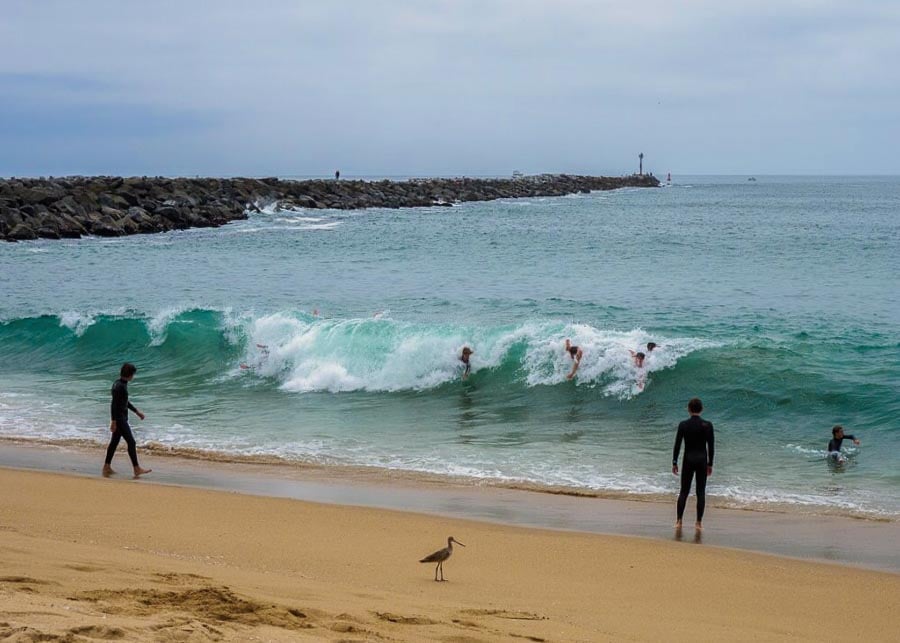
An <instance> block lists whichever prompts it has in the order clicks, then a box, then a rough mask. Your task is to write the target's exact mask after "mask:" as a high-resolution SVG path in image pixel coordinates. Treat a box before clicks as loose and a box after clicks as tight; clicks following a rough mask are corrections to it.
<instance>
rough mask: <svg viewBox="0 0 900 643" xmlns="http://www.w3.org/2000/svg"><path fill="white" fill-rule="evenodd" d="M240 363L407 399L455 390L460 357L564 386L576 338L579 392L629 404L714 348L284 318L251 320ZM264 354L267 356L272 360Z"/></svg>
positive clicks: (288, 382) (633, 334) (581, 332)
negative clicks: (512, 367)
mask: <svg viewBox="0 0 900 643" xmlns="http://www.w3.org/2000/svg"><path fill="white" fill-rule="evenodd" d="M241 334H242V335H243V336H245V337H246V338H247V346H248V348H247V350H246V352H245V355H244V356H243V358H242V361H243V362H245V363H246V364H248V365H251V366H252V369H251V370H252V373H254V374H256V375H259V376H262V377H275V378H278V379H280V380H281V382H282V386H283V388H284V389H285V390H288V391H294V392H309V391H331V392H344V391H354V390H368V391H399V390H423V389H429V388H434V387H437V386H440V385H442V384H445V383H447V382H451V381H454V380H457V379H458V378H459V377H460V374H461V365H460V362H459V352H460V350H461V348H462V347H463V346H465V345H469V346H471V347H473V348H474V349H475V354H474V355H473V358H472V371H473V373H478V372H479V371H481V370H483V369H493V368H498V367H500V366H503V365H505V364H507V365H508V364H509V363H510V360H511V359H515V358H513V357H512V355H511V352H514V354H515V355H519V354H520V353H523V356H522V357H521V364H520V366H521V371H523V372H524V380H525V384H526V385H527V386H543V385H556V384H562V383H564V382H565V381H566V375H567V374H568V372H569V370H570V369H571V366H572V361H571V359H570V358H569V357H568V354H567V353H566V352H565V351H564V348H563V346H564V340H565V339H566V338H567V337H568V338H571V339H572V341H573V343H575V344H577V345H579V346H580V347H581V348H582V350H583V352H584V357H583V359H582V363H581V367H580V369H579V371H578V374H577V377H576V378H575V383H576V384H579V385H590V386H598V387H601V388H602V390H603V392H604V393H605V394H607V395H610V396H616V397H621V398H630V397H633V396H635V395H638V394H639V393H640V392H641V391H642V390H643V389H642V388H641V387H640V384H641V383H642V382H643V383H644V388H646V387H647V386H650V385H651V383H652V374H653V373H655V372H657V371H661V370H664V369H667V368H672V367H674V366H675V365H676V363H677V362H678V360H679V359H680V358H681V357H683V356H685V355H687V354H689V353H691V352H693V351H696V350H700V349H703V348H708V347H711V346H716V345H717V344H715V343H714V342H710V341H706V340H700V339H696V338H664V337H658V336H652V337H651V336H650V335H648V334H647V333H645V332H644V331H642V330H640V329H635V330H632V331H628V332H618V331H608V330H601V329H598V328H594V327H592V326H589V325H587V324H560V323H547V322H544V323H530V324H529V323H526V324H522V325H518V326H510V327H505V328H493V329H490V328H489V329H480V328H465V327H453V326H423V325H416V324H411V323H405V322H398V321H394V320H389V319H384V318H378V317H374V318H368V319H349V320H330V319H328V320H326V319H319V318H309V317H302V318H301V317H298V316H295V315H290V314H284V313H278V314H274V315H267V316H263V317H259V318H256V319H253V320H251V321H249V322H248V323H247V326H246V328H245V330H244V331H243V333H241ZM649 339H653V340H654V341H656V342H657V343H658V344H659V345H660V346H659V348H657V349H656V350H655V351H653V352H652V353H651V354H650V355H648V356H647V358H646V360H645V366H644V367H643V368H642V369H638V368H637V367H635V366H634V364H633V360H632V357H631V354H630V353H629V351H630V350H635V351H637V350H638V349H639V348H640V347H641V346H643V345H645V344H646V342H647V341H648V340H649ZM257 344H261V345H264V346H266V349H265V350H262V349H259V348H257Z"/></svg>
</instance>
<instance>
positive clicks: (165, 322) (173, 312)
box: [144, 306, 189, 346]
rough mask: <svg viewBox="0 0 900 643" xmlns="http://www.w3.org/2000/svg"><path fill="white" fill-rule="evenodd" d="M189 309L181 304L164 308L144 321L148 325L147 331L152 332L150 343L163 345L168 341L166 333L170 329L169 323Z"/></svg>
mask: <svg viewBox="0 0 900 643" xmlns="http://www.w3.org/2000/svg"><path fill="white" fill-rule="evenodd" d="M187 310H189V309H188V308H184V307H181V306H173V307H171V308H164V309H163V310H161V311H159V312H158V313H156V314H155V315H153V316H152V317H150V318H149V319H147V320H146V321H145V322H144V323H145V325H146V326H147V332H148V333H150V345H151V346H160V345H162V344H163V343H164V342H165V341H166V334H167V332H168V330H169V324H171V323H172V320H173V319H175V318H176V317H178V315H180V314H182V313H184V312H186V311H187Z"/></svg>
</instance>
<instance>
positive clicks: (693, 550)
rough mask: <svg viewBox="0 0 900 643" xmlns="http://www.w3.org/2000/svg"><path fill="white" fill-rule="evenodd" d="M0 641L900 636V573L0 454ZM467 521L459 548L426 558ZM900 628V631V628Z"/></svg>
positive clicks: (461, 530)
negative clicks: (222, 487)
mask: <svg viewBox="0 0 900 643" xmlns="http://www.w3.org/2000/svg"><path fill="white" fill-rule="evenodd" d="M0 489H2V493H0V640H2V641H7V640H8V641H99V640H122V641H220V640H221V641H230V640H234V641H251V640H259V641H295V640H315V641H319V640H321V641H378V640H394V641H426V640H427V641H447V642H466V641H471V642H475V641H501V640H502V641H528V640H531V641H542V640H543V641H606V640H653V641H658V640H667V641H678V640H694V641H696V640H709V641H713V640H717V641H721V640H747V641H750V640H754V641H758V640H817V641H824V640H834V641H837V640H860V641H879V640H885V641H886V640H891V639H892V638H893V637H896V633H897V632H898V631H900V610H897V605H900V575H896V574H888V573H879V572H872V571H865V570H860V569H854V568H849V567H839V566H832V565H825V564H817V563H809V562H802V561H796V560H790V559H783V558H777V557H773V556H766V555H760V554H750V553H744V552H737V551H731V550H723V549H715V548H711V547H706V546H697V545H694V544H693V543H690V542H686V543H676V542H671V543H669V542H659V541H649V540H643V539H637V538H625V537H614V536H608V537H607V536H596V535H590V534H579V533H562V532H551V531H542V530H533V529H522V528H514V527H504V526H497V525H490V524H483V523H477V522H467V521H461V520H449V519H441V518H434V517H429V516H421V515H415V514H405V513H399V512H390V511H380V510H371V509H360V508H352V507H339V506H332V505H317V504H312V503H304V502H299V501H295V500H284V499H273V498H259V497H252V496H245V495H238V494H233V493H224V492H212V491H202V490H196V489H184V488H178V487H166V486H162V485H153V484H148V483H146V482H132V481H126V480H121V481H119V480H102V479H86V478H81V477H75V476H62V475H55V474H44V473H32V472H22V471H12V470H2V469H0ZM448 535H453V536H455V537H456V538H458V539H459V540H461V541H462V542H464V543H466V545H468V547H466V548H465V549H458V550H457V551H456V552H455V554H454V556H453V558H452V559H451V560H450V561H449V562H448V563H446V565H445V575H446V577H447V579H448V582H446V583H435V582H433V580H432V578H433V566H431V565H421V564H419V563H418V562H417V560H418V559H419V558H421V557H422V556H423V555H425V554H428V553H430V552H431V551H433V550H435V549H438V548H439V547H441V546H443V545H444V543H445V540H446V537H447V536H448ZM894 640H896V639H894Z"/></svg>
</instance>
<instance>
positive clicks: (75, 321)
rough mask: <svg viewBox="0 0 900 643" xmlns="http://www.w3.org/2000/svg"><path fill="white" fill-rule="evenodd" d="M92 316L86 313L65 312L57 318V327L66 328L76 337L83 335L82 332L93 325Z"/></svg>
mask: <svg viewBox="0 0 900 643" xmlns="http://www.w3.org/2000/svg"><path fill="white" fill-rule="evenodd" d="M94 320H95V318H94V316H93V315H90V314H87V313H79V312H76V311H74V310H73V311H67V312H64V313H63V314H62V315H60V316H59V325H60V326H63V327H65V328H68V329H69V330H71V331H72V332H74V333H75V336H76V337H81V336H82V335H84V331H86V330H87V329H88V328H90V327H91V326H92V325H93V324H94Z"/></svg>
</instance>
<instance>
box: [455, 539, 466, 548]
mask: <svg viewBox="0 0 900 643" xmlns="http://www.w3.org/2000/svg"><path fill="white" fill-rule="evenodd" d="M453 542H455V543H456V544H457V545H459V546H460V547H465V545H463V544H462V543H461V542H459V541H458V540H454V541H453Z"/></svg>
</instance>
